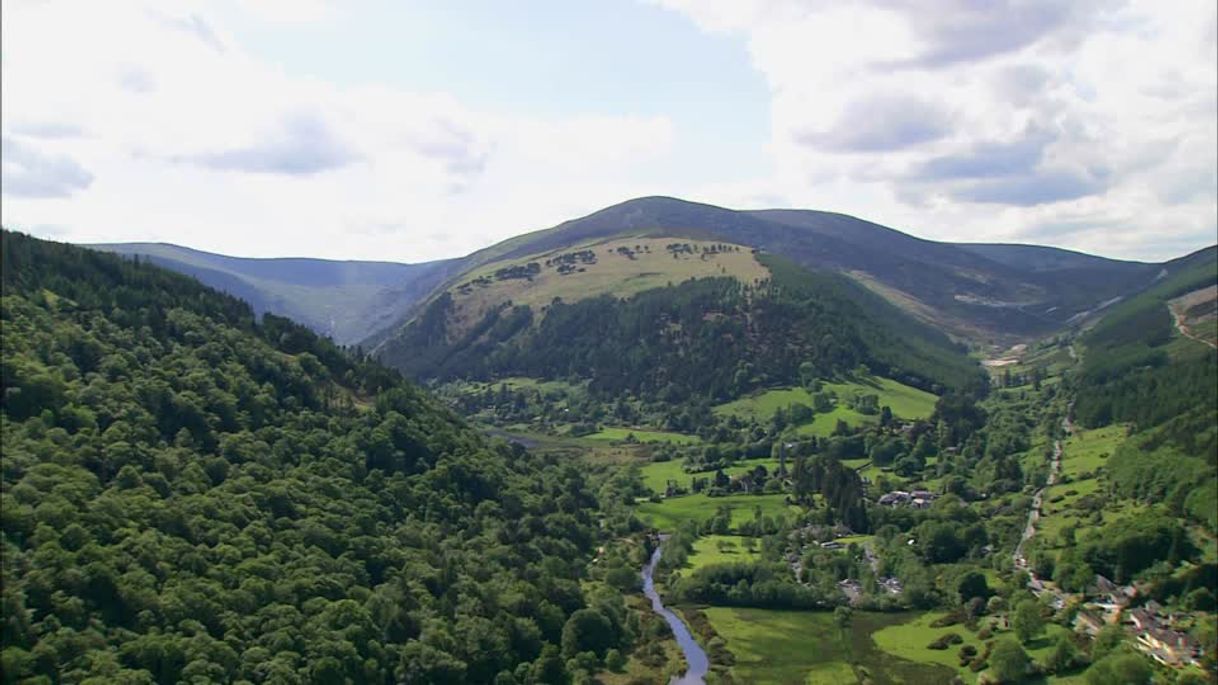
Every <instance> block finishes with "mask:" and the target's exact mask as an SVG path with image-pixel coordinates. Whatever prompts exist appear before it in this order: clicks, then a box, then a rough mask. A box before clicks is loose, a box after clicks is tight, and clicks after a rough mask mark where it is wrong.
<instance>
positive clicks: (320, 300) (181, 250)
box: [88, 243, 457, 345]
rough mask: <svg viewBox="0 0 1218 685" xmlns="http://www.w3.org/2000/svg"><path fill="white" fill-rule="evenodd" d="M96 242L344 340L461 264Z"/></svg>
mask: <svg viewBox="0 0 1218 685" xmlns="http://www.w3.org/2000/svg"><path fill="white" fill-rule="evenodd" d="M88 247H91V248H93V249H97V250H104V251H106V252H115V253H118V254H121V255H125V256H128V257H134V256H136V255H138V256H139V257H140V258H142V259H147V260H151V261H152V262H153V263H155V264H157V265H159V266H163V267H165V268H167V269H170V270H172V271H176V272H178V273H182V274H186V275H187V276H193V277H195V278H197V279H199V281H200V282H201V283H203V284H204V285H207V286H209V287H211V288H215V289H216V290H219V291H221V292H225V293H228V294H230V295H233V296H235V297H238V298H240V299H242V300H245V301H246V302H248V303H249V304H250V306H251V307H253V309H254V313H255V314H259V315H260V314H262V313H263V312H271V313H274V314H278V315H280V316H286V317H289V318H291V319H292V320H294V321H296V322H297V323H302V324H304V325H306V326H308V327H309V328H311V329H313V330H314V331H316V332H318V333H322V334H324V335H327V336H329V337H331V338H333V339H334V340H335V341H336V342H338V343H340V344H344V345H354V344H355V343H358V342H360V341H362V340H364V339H366V338H368V337H369V336H371V335H372V334H374V333H376V332H378V331H380V330H382V329H383V328H385V327H388V326H391V325H393V324H395V323H397V322H398V321H399V320H400V319H401V318H402V317H403V316H405V315H406V314H407V313H408V312H409V311H410V310H411V308H412V307H413V306H414V304H415V303H416V301H418V300H420V299H422V298H423V297H426V296H427V295H428V294H429V293H430V292H431V290H432V289H433V288H435V287H436V285H438V284H439V283H441V282H443V280H444V279H445V278H446V277H447V276H448V275H449V273H450V272H451V271H452V270H453V269H455V268H456V266H457V264H456V260H440V261H434V262H425V263H422V264H397V263H393V262H367V261H336V260H329V259H304V258H276V259H252V258H245V257H229V256H227V255H220V254H212V253H209V252H202V251H200V250H192V249H190V248H186V247H181V246H178V245H167V244H164V243H110V244H101V245H90V246H88Z"/></svg>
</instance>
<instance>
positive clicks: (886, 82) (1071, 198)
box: [653, 0, 1218, 258]
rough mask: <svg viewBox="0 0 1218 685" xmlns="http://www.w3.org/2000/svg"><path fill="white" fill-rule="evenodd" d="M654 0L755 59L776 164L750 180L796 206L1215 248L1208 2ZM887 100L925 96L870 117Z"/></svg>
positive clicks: (1108, 243) (1146, 245) (1146, 253)
mask: <svg viewBox="0 0 1218 685" xmlns="http://www.w3.org/2000/svg"><path fill="white" fill-rule="evenodd" d="M653 1H654V2H657V3H658V4H661V5H663V6H665V7H668V8H669V9H671V10H673V11H676V12H679V13H681V14H683V15H685V16H687V17H688V18H689V19H690V20H692V21H693V22H694V23H695V24H697V25H698V26H700V27H702V28H703V29H704V30H706V31H708V32H715V33H728V34H730V35H732V36H734V37H738V38H739V39H740V40H742V41H744V43H745V44H746V45H747V49H748V51H749V56H750V60H751V62H752V65H753V67H754V68H755V69H756V70H757V71H758V73H760V74H761V75H762V76H763V77H764V78H765V79H766V82H767V84H768V85H769V88H770V93H771V102H770V106H771V120H772V129H771V142H770V145H769V148H768V151H769V153H770V154H771V156H772V158H773V164H774V168H773V171H772V173H771V174H770V175H769V177H768V178H759V179H755V180H753V181H751V182H750V183H749V184H747V185H749V186H761V187H767V188H769V189H770V192H772V193H773V194H778V195H781V196H782V197H784V198H786V199H787V201H788V203H789V204H791V205H794V206H805V207H816V208H821V209H829V210H836V211H842V212H846V213H850V214H855V215H859V216H863V217H865V218H868V219H871V220H874V221H879V222H881V223H884V224H886V225H890V226H895V227H903V228H906V229H908V230H911V231H913V232H915V233H917V234H920V235H923V236H926V237H931V238H938V239H946V240H961V239H963V240H980V239H985V240H1009V239H1026V238H1025V237H1024V236H1025V233H1024V232H1026V231H1030V230H1032V229H1033V228H1038V229H1043V230H1048V229H1045V228H1044V227H1052V226H1054V225H1062V226H1065V225H1066V224H1062V223H1061V221H1063V217H1068V219H1069V226H1072V227H1073V226H1084V227H1086V226H1090V227H1091V229H1092V230H1082V229H1079V230H1074V231H1063V232H1062V234H1061V236H1060V240H1056V241H1055V240H1052V234H1051V233H1045V232H1041V233H1035V234H1027V235H1035V236H1037V239H1038V240H1050V242H1056V243H1057V244H1060V245H1063V246H1066V247H1071V248H1075V249H1083V250H1090V251H1099V252H1101V253H1104V254H1112V255H1114V256H1127V257H1140V258H1149V257H1170V256H1173V255H1172V254H1170V253H1169V252H1167V250H1168V249H1169V248H1168V247H1166V246H1167V245H1169V244H1171V245H1173V246H1174V245H1176V244H1177V243H1176V242H1175V241H1174V239H1169V237H1168V236H1177V235H1179V236H1185V235H1188V236H1201V235H1206V231H1208V230H1210V229H1211V228H1212V226H1213V224H1214V216H1215V215H1216V214H1218V186H1215V184H1214V183H1213V179H1214V178H1215V174H1216V173H1218V172H1216V170H1218V117H1216V116H1215V95H1216V94H1218V64H1215V61H1214V59H1213V54H1214V44H1215V35H1218V33H1216V30H1215V24H1216V23H1218V17H1216V15H1215V13H1214V10H1213V7H1212V6H1209V5H1208V4H1207V3H1191V2H1185V1H1180V2H1172V1H1156V0H1080V1H1079V2H1070V3H1061V2H1056V1H1054V0H997V1H996V2H986V3H976V2H971V1H969V0H930V1H929V2H927V3H906V2H901V1H900V0H864V1H863V2H858V3H846V4H843V3H832V2H828V1H827V0H807V1H805V0H653ZM892 93H907V94H911V96H912V98H911V101H909V102H899V101H894V102H893V106H891V107H886V108H883V110H882V111H884V112H885V114H884V115H883V116H874V115H871V116H869V112H868V107H865V106H862V105H860V103H870V102H875V101H876V100H877V99H879V100H882V99H883V98H887V97H890V96H891V95H890V94H892ZM871 109H878V108H875V107H872V108H871ZM842 152H852V153H867V152H870V154H840V153H842ZM702 197H706V196H705V195H703V196H702ZM744 197H745V198H746V199H747V195H745V196H744ZM1152 229H1153V230H1152ZM1207 241H1208V242H1213V236H1212V235H1210V237H1209V238H1208V239H1207ZM1170 249H1174V247H1173V248H1170Z"/></svg>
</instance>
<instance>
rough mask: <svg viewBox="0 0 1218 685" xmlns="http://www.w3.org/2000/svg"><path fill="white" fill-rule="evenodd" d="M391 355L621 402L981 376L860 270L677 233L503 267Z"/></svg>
mask: <svg viewBox="0 0 1218 685" xmlns="http://www.w3.org/2000/svg"><path fill="white" fill-rule="evenodd" d="M501 265H504V266H501ZM375 352H376V354H377V356H378V357H379V358H380V359H381V360H383V361H384V362H386V363H388V364H390V365H391V366H394V367H396V368H400V369H402V370H403V371H405V372H406V373H407V374H408V375H410V376H412V377H416V378H420V379H428V380H431V379H435V380H452V379H478V380H491V379H495V378H503V377H511V376H527V377H534V378H543V379H551V380H559V379H584V380H587V381H589V382H590V386H589V387H590V389H591V390H592V391H593V392H594V393H596V394H597V395H599V396H600V397H602V398H605V399H610V398H614V397H622V396H631V397H639V398H642V399H644V400H645V401H656V400H658V401H661V402H665V403H670V404H671V403H684V402H690V401H695V400H703V401H715V402H723V401H727V400H729V399H733V398H736V397H740V396H742V395H744V394H747V393H749V392H751V391H754V390H759V389H761V388H765V387H770V386H775V385H791V384H799V383H800V382H801V379H802V380H804V381H807V380H809V379H811V378H829V377H838V376H843V375H846V374H851V373H854V372H855V370H856V369H859V368H860V367H861V366H866V367H867V369H868V371H867V372H863V373H862V374H860V375H863V376H866V375H867V374H868V373H871V372H874V373H878V374H880V375H883V376H887V377H889V378H894V379H897V380H900V381H902V382H906V383H908V384H910V385H914V386H916V387H921V388H924V389H927V390H932V391H934V392H940V393H941V392H943V391H944V390H945V389H947V388H963V387H967V386H970V385H975V384H977V383H979V381H980V378H979V372H978V370H977V367H976V366H975V364H974V363H973V362H972V361H970V360H968V359H967V358H966V357H965V355H964V350H963V349H962V348H960V347H959V346H957V345H955V344H953V343H952V342H951V341H950V340H949V339H948V338H947V337H946V336H945V335H943V334H942V333H940V332H939V331H937V330H934V329H933V328H932V327H930V326H928V325H926V324H923V323H921V322H919V321H917V320H916V319H914V318H912V317H910V316H909V315H908V314H906V313H904V312H902V311H901V310H900V309H898V308H896V307H894V306H892V305H891V304H889V303H888V302H886V301H885V300H883V299H882V298H880V297H879V296H877V295H875V294H874V293H872V292H870V291H868V290H867V289H865V288H863V287H861V286H859V285H858V284H856V283H855V282H853V281H851V280H850V279H848V278H846V277H844V276H841V275H839V274H835V273H832V272H812V271H808V270H806V269H803V268H801V267H799V266H797V265H796V264H794V263H793V262H790V261H788V260H786V259H785V258H782V257H779V256H776V255H770V254H763V253H759V252H757V251H755V250H752V249H750V248H747V247H745V246H741V245H735V244H731V243H722V242H709V241H699V240H685V239H677V238H667V237H664V238H652V237H632V238H628V239H615V240H610V241H608V242H600V243H595V244H593V245H591V246H576V247H574V248H567V247H560V248H558V249H556V250H554V251H552V252H548V253H544V254H541V255H536V256H529V257H525V258H523V259H522V260H520V262H519V263H518V262H515V261H513V260H506V261H495V262H491V263H490V264H487V265H485V266H483V267H481V268H479V269H475V270H474V271H471V272H469V273H468V274H467V275H466V276H464V277H462V278H461V279H458V281H457V282H456V283H455V284H453V285H451V287H450V288H449V289H447V290H445V291H444V292H443V293H442V294H440V295H439V296H437V297H436V298H434V299H432V300H431V301H430V302H429V303H428V305H427V306H426V307H424V309H423V310H422V311H421V313H420V314H419V316H418V318H417V319H415V320H414V321H412V322H411V323H409V324H408V325H407V326H405V327H404V328H403V329H402V330H401V331H400V332H399V333H398V334H397V335H396V336H394V337H391V338H390V339H388V340H387V341H385V342H384V343H383V344H382V345H381V346H379V347H378V348H377V349H376V351H375Z"/></svg>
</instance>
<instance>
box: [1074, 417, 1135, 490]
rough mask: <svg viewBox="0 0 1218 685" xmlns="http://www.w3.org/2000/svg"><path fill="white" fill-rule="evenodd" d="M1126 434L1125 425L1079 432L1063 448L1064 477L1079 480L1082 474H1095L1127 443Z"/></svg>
mask: <svg viewBox="0 0 1218 685" xmlns="http://www.w3.org/2000/svg"><path fill="white" fill-rule="evenodd" d="M1125 432H1126V429H1125V426H1124V425H1123V424H1115V425H1112V426H1105V427H1104V428H1097V429H1095V430H1080V431H1077V432H1076V433H1075V434H1074V435H1072V436H1070V437H1069V438H1067V439H1066V442H1065V444H1064V445H1063V446H1062V449H1063V451H1062V475H1063V476H1070V477H1071V478H1077V477H1078V476H1079V474H1081V473H1086V472H1091V473H1095V470H1096V469H1098V468H1100V467H1101V466H1103V465H1104V463H1105V462H1107V461H1108V457H1110V456H1112V454H1113V453H1114V452H1116V449H1117V447H1118V446H1120V444H1121V443H1122V442H1124V441H1125Z"/></svg>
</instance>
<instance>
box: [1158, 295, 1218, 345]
mask: <svg viewBox="0 0 1218 685" xmlns="http://www.w3.org/2000/svg"><path fill="white" fill-rule="evenodd" d="M1167 309H1168V311H1170V312H1171V318H1172V321H1173V322H1174V323H1175V324H1176V330H1177V331H1180V335H1182V336H1184V337H1186V338H1191V339H1193V340H1196V341H1197V342H1199V343H1201V344H1202V345H1209V346H1210V347H1212V348H1214V349H1215V350H1218V345H1216V344H1214V343H1212V342H1210V341H1208V340H1206V339H1205V338H1198V337H1197V336H1195V335H1193V332H1192V331H1190V330H1189V329H1188V326H1187V325H1186V324H1185V323H1184V312H1181V311H1177V310H1176V309H1175V307H1172V306H1170V305H1169V306H1168V308H1167Z"/></svg>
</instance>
